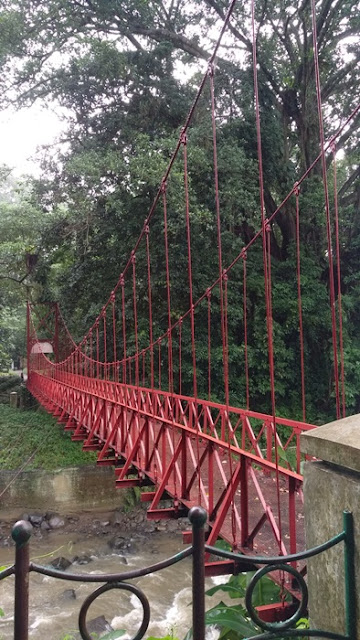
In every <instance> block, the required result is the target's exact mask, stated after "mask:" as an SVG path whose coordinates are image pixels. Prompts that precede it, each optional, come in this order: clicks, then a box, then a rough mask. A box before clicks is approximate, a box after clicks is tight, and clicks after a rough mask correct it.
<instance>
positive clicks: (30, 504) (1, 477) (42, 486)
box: [0, 465, 123, 515]
mask: <svg viewBox="0 0 360 640" xmlns="http://www.w3.org/2000/svg"><path fill="white" fill-rule="evenodd" d="M14 475H15V472H14V471H1V472H0V494H1V493H2V491H3V490H4V489H5V487H6V486H7V485H8V484H9V483H10V482H11V480H12V479H13V478H14ZM122 495H123V492H122V491H120V490H119V489H116V487H115V474H114V469H113V468H112V467H97V466H96V465H91V466H84V467H71V468H67V469H57V470H55V471H41V470H34V471H23V472H22V473H20V475H19V476H18V477H17V478H16V479H15V481H14V482H13V483H12V484H11V485H10V487H9V488H8V489H7V491H6V492H5V493H4V495H3V496H2V498H1V506H0V512H1V514H2V515H4V513H9V512H12V511H17V512H18V511H19V510H20V511H21V510H24V511H27V512H28V511H29V510H39V511H41V512H46V511H48V510H51V511H57V512H59V513H71V512H76V511H79V509H82V510H88V509H116V508H117V507H119V506H121V504H122Z"/></svg>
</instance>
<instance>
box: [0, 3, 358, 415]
mask: <svg viewBox="0 0 360 640" xmlns="http://www.w3.org/2000/svg"><path fill="white" fill-rule="evenodd" d="M317 11H318V15H319V16H321V19H319V20H318V29H319V52H320V62H321V69H320V72H321V82H322V89H323V91H322V94H323V102H324V113H326V116H327V117H326V120H325V128H326V131H325V135H326V137H327V138H328V139H329V138H330V136H331V135H332V134H333V132H334V131H333V130H334V127H335V123H337V122H339V121H340V120H341V119H342V118H343V117H345V118H346V117H347V115H348V114H349V113H350V112H351V110H352V109H353V108H354V106H355V104H357V102H358V95H357V91H358V87H359V86H360V83H359V74H360V67H359V65H358V64H356V63H357V62H358V61H359V55H360V54H359V50H358V48H356V46H355V45H354V42H353V36H354V35H357V33H358V27H359V11H358V1H357V0H345V1H344V2H342V3H340V4H339V3H336V0H319V2H318V3H317ZM256 12H257V16H256V17H257V20H258V22H259V23H261V28H259V32H258V40H257V46H258V62H259V95H260V114H261V126H262V152H263V164H264V197H265V208H266V214H267V216H270V215H271V214H272V213H273V212H274V211H275V210H276V208H277V207H278V205H279V203H280V202H281V201H282V200H283V198H284V196H285V195H286V194H287V193H288V191H289V190H290V189H291V187H292V185H293V184H294V182H295V180H296V179H297V178H298V177H299V176H300V175H301V174H302V173H303V172H304V171H305V170H306V169H308V168H309V166H310V165H311V163H312V161H313V160H314V158H315V157H316V156H317V154H318V130H317V109H316V94H315V90H314V74H313V51H312V48H311V44H310V43H311V38H312V35H311V16H310V6H309V5H308V4H307V3H305V4H304V3H303V2H301V0H296V2H295V3H294V2H293V3H289V2H287V1H286V2H285V3H282V4H281V3H280V4H279V3H278V2H275V0H271V1H270V2H269V1H266V2H265V0H260V2H258V3H257V6H256ZM54 16H56V19H54V18H53V17H54ZM222 19H223V3H222V2H220V1H219V0H198V1H197V2H195V3H193V6H191V7H190V6H189V5H187V4H186V3H167V4H166V3H165V4H164V3H159V2H155V1H153V0H150V1H149V2H143V1H142V0H124V1H123V2H118V1H117V0H110V1H108V0H106V1H105V0H99V2H93V3H85V4H84V3H81V2H68V3H64V2H62V0H49V2H47V3H46V6H45V5H44V3H43V2H41V1H40V0H35V1H32V0H25V1H24V0H11V1H10V0H2V13H1V31H0V60H1V62H2V76H1V79H0V88H1V92H0V103H1V104H2V105H3V106H6V105H7V104H8V102H9V101H10V100H11V102H13V101H14V100H15V101H16V104H17V105H24V104H29V103H32V102H34V101H36V100H44V99H45V100H47V101H51V100H52V101H55V102H56V103H58V104H60V105H61V106H62V107H63V108H64V109H66V113H67V132H66V134H64V136H65V135H66V136H67V145H66V146H64V147H62V149H61V150H59V152H58V154H55V155H54V156H52V157H50V155H49V154H48V155H47V159H46V160H45V161H44V164H43V169H44V173H43V176H42V177H41V178H40V179H39V180H35V181H33V183H32V184H29V183H26V184H24V185H23V186H19V185H16V184H12V183H11V184H10V183H9V180H10V182H11V177H9V175H8V173H7V172H6V170H5V169H4V168H3V170H2V172H0V178H1V179H2V184H3V198H2V200H1V202H0V210H1V214H2V215H1V223H0V231H1V233H0V236H1V241H0V260H1V269H2V272H1V274H0V275H2V279H3V281H4V282H5V285H6V286H5V289H4V291H5V293H1V294H0V368H1V366H3V367H7V366H8V364H9V360H10V358H11V357H13V355H14V354H15V353H19V351H21V349H22V347H21V337H20V336H21V335H23V329H24V320H23V319H24V307H23V299H24V297H25V294H26V295H30V294H31V297H32V298H33V299H35V300H40V301H41V300H43V301H44V300H55V299H56V300H59V302H60V305H61V307H62V309H63V311H64V314H65V317H66V319H67V320H69V323H70V324H71V330H72V333H73V335H74V336H75V337H76V338H79V339H80V338H81V337H82V336H83V335H84V333H85V332H86V331H87V329H88V327H89V326H90V325H91V324H92V322H93V321H94V318H95V317H96V315H97V314H98V312H99V311H100V309H101V308H102V305H103V304H104V301H105V298H106V296H107V293H108V292H110V291H111V290H112V289H113V287H114V285H115V283H116V281H117V276H118V274H119V273H120V271H121V270H122V269H123V268H124V265H125V264H126V263H127V260H128V257H129V252H130V251H131V249H132V248H133V246H134V243H135V241H136V238H137V237H138V234H139V232H140V230H141V228H142V225H143V221H144V218H145V216H146V213H147V211H148V210H149V207H150V206H151V203H152V201H153V198H154V195H155V194H156V192H157V189H158V185H159V181H160V180H161V177H162V175H163V173H164V169H165V167H166V165H167V163H168V161H169V158H170V157H171V153H172V149H173V148H174V144H175V141H176V139H177V137H178V134H179V131H180V128H181V126H182V124H183V122H184V119H185V116H186V113H187V111H188V108H189V106H190V104H191V102H192V99H193V96H194V87H195V86H196V84H197V81H198V73H197V72H198V65H197V63H198V61H199V60H200V59H208V51H210V50H211V47H212V45H213V43H212V42H211V37H212V35H210V34H213V33H214V32H215V30H216V29H217V28H218V27H220V24H221V22H222ZM232 20H233V22H232V35H231V37H232V38H233V39H234V40H233V41H232V43H230V42H229V43H227V44H226V47H227V49H226V55H225V54H224V50H222V49H220V50H219V58H218V65H217V69H216V78H215V87H216V88H215V91H216V109H217V124H218V127H217V147H218V171H219V186H220V208H221V220H222V245H223V265H224V266H225V265H228V264H229V263H231V262H232V260H233V259H234V257H235V256H236V255H237V254H238V253H239V252H240V251H241V249H242V247H243V246H244V245H245V244H247V243H248V242H249V241H250V240H251V239H252V238H253V236H254V233H255V232H256V230H257V229H258V228H259V227H260V224H261V223H260V211H259V192H258V177H257V173H258V165H257V143H256V129H255V120H254V109H253V79H252V73H251V67H252V63H251V58H250V56H249V51H250V50H251V32H250V30H249V29H250V27H249V25H250V20H249V6H248V4H247V3H240V5H239V7H237V10H236V12H235V13H234V16H233V18H232ZM294 34H296V37H295V35H294ZM239 51H240V58H239ZM59 53H61V55H59ZM239 59H241V63H240V62H239ZM182 65H187V73H186V74H184V77H183V78H182V81H181V82H180V81H179V75H180V74H181V72H182V70H183V68H184V67H183V66H182ZM189 70H190V72H189V73H188V71H189ZM192 71H194V75H191V73H192ZM14 92H15V94H14ZM356 127H357V123H356V121H355V120H354V121H352V122H351V123H349V128H348V129H347V130H346V132H345V133H344V135H343V136H341V137H340V139H339V140H338V141H337V149H338V150H341V151H342V153H343V158H342V160H339V161H338V186H339V189H338V191H339V202H338V204H339V215H340V229H341V232H340V248H341V260H342V272H341V283H340V285H341V291H342V294H343V327H344V344H345V345H346V346H345V369H346V381H345V382H346V398H347V408H348V412H356V411H359V410H360V394H359V388H360V378H359V376H360V374H359V371H360V368H359V366H358V363H359V360H360V356H359V354H360V341H359V337H358V331H357V327H358V326H359V322H360V307H359V300H360V296H359V293H360V291H359V273H360V260H359V255H360V239H359V238H360V225H359V220H360V216H359V198H358V190H359V174H358V159H359V158H358V150H357V149H358V132H357V129H356ZM188 155H189V200H190V214H191V243H192V260H193V264H192V270H193V286H194V298H195V299H196V298H197V297H198V296H200V295H202V294H203V293H204V291H205V290H206V288H207V287H208V286H209V284H210V283H211V282H213V281H214V280H215V278H217V276H218V269H219V267H218V263H217V250H216V245H217V240H216V207H215V198H214V175H213V148H212V141H211V117H210V112H209V91H208V88H206V90H205V91H204V94H203V97H202V98H201V100H200V101H199V103H198V107H197V110H196V112H195V116H194V119H193V123H192V126H191V128H190V130H189V136H188ZM183 179H184V175H183V166H182V162H180V161H176V162H175V163H174V166H173V170H172V172H171V176H170V178H169V180H168V185H167V199H168V231H169V252H170V265H169V268H170V280H171V307H172V309H171V314H172V320H176V319H178V318H179V317H180V316H181V315H182V314H183V313H184V312H185V311H187V309H188V306H189V296H188V287H187V282H188V279H187V278H188V276H187V246H186V234H185V232H184V180H183ZM10 186H11V188H10ZM329 189H330V200H331V208H332V209H333V208H334V202H333V184H332V177H331V171H330V168H329ZM331 213H332V212H331ZM20 222H21V224H20ZM295 222H296V210H295V199H294V198H292V199H290V200H288V201H287V202H286V204H285V205H284V206H283V207H282V209H281V211H279V213H278V214H277V216H276V218H275V220H274V221H273V223H272V227H271V254H272V284H273V300H272V302H273V333H274V354H275V386H276V408H277V413H278V414H282V415H283V416H288V417H292V418H296V419H301V417H302V408H301V398H300V392H299V388H300V349H299V324H298V307H297V280H296V242H295V241H296V234H295V230H296V224H295ZM300 235H301V242H302V255H301V287H302V298H303V300H302V304H303V320H304V351H305V354H304V357H305V369H306V398H307V419H308V421H310V422H313V423H316V424H317V423H319V424H320V423H322V422H324V421H327V420H329V419H331V418H332V417H333V415H334V391H333V385H332V377H333V368H334V363H333V356H332V345H331V319H330V313H329V285H328V283H329V267H328V261H327V243H326V229H325V216H324V191H323V187H322V179H321V167H320V164H318V165H317V166H316V167H315V168H314V169H313V170H312V172H311V174H310V175H309V177H308V179H307V181H306V182H305V183H304V184H303V185H302V186H301V193H300ZM149 240H150V246H151V256H152V257H151V260H152V263H151V269H152V296H153V307H154V309H156V315H154V319H153V320H154V336H155V337H157V336H158V335H161V334H162V333H164V331H165V330H166V329H167V323H168V318H167V300H166V292H165V282H166V268H165V256H164V224H163V217H162V210H161V207H158V208H157V209H156V211H155V212H154V216H153V220H152V222H151V227H150V236H149ZM259 240H260V241H258V242H256V243H255V244H254V245H253V246H252V247H251V250H250V251H249V252H248V255H247V267H248V269H247V270H248V282H247V313H248V316H247V328H248V362H249V376H250V396H251V408H253V409H256V410H258V411H264V412H266V413H268V412H269V407H270V405H271V401H270V392H269V373H268V355H267V350H268V345H267V337H266V309H265V303H264V280H263V266H262V247H261V239H259ZM29 251H30V252H36V254H37V255H38V262H37V265H36V269H34V271H33V272H32V273H31V274H28V275H27V273H26V269H25V264H24V254H25V253H26V252H29ZM334 255H335V253H334ZM145 258H146V255H145V250H144V247H143V246H141V247H139V251H138V254H137V270H138V271H137V272H138V273H142V274H145V273H146V262H145ZM335 268H336V265H335ZM24 269H25V271H24ZM24 276H25V280H23V277H24ZM184 283H185V284H184ZM24 285H26V287H25V286H24ZM30 285H31V289H29V287H30ZM242 287H243V276H242V268H241V266H240V264H239V265H237V266H236V267H234V268H233V269H232V271H231V272H230V273H229V280H228V325H229V354H230V358H229V359H230V362H229V373H230V402H231V404H233V405H238V406H241V405H244V404H245V401H246V388H245V385H246V380H245V371H244V356H245V353H244V320H245V319H244V312H243V302H244V301H243V298H242ZM26 288H27V291H26ZM20 292H21V293H20ZM147 296H148V293H147V283H146V278H145V277H143V278H140V279H139V289H138V333H139V336H138V337H139V346H140V349H141V348H143V347H145V346H146V345H147V342H148V334H149V327H148V308H147V302H148V298H147ZM337 297H338V296H337ZM211 304H212V336H211V340H212V354H211V355H212V365H213V366H212V369H213V370H212V398H213V399H214V400H217V401H219V402H223V401H224V392H223V372H222V346H221V343H222V340H221V321H220V313H219V291H218V290H214V291H213V292H212V299H211ZM126 318H127V320H126V322H127V326H126V328H127V335H128V345H127V346H128V354H131V353H133V352H134V348H135V345H134V336H133V323H134V317H133V309H132V293H131V287H130V285H129V283H126ZM70 321H71V322H70ZM196 323H197V327H198V329H197V333H196V356H197V367H198V380H199V389H198V392H199V395H200V396H202V397H206V395H207V377H208V372H207V317H206V309H205V306H204V305H202V306H200V307H199V308H197V310H196ZM117 328H118V332H119V333H120V331H121V326H120V321H119V320H118V327H117ZM190 334H191V332H190V327H189V326H188V324H186V322H185V323H184V326H183V354H184V366H183V371H182V375H183V381H182V382H183V387H182V390H183V392H184V393H189V394H191V393H192V371H191V365H190V364H189V362H190V354H191V338H190ZM111 341H112V338H111V336H110V337H109V339H108V350H109V355H110V353H111V347H112V342H111ZM102 349H103V348H102V347H101V350H102ZM164 351H165V349H164ZM100 356H101V357H102V356H104V354H103V353H102V352H100ZM187 357H188V360H189V361H187ZM166 358H167V356H166V354H164V353H163V356H162V359H163V368H164V371H166V366H167V362H166ZM174 361H176V358H175V360H174ZM174 375H175V379H176V380H177V379H178V370H176V367H175V371H174Z"/></svg>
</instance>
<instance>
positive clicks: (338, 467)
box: [301, 414, 360, 639]
mask: <svg viewBox="0 0 360 640" xmlns="http://www.w3.org/2000/svg"><path fill="white" fill-rule="evenodd" d="M301 451H302V452H303V453H306V454H308V455H309V456H314V457H315V458H317V460H316V461H307V462H305V466H304V501H305V531H306V548H307V549H309V548H312V547H315V546H317V545H319V544H322V543H323V542H325V541H327V540H329V539H330V538H332V537H333V536H335V535H336V534H338V533H340V532H341V531H342V530H343V511H344V510H347V511H351V512H352V514H353V519H354V529H355V575H356V592H355V597H356V602H357V636H356V637H357V638H359V639H360V622H359V612H360V414H358V415H355V416H351V417H348V418H344V419H341V420H337V421H335V422H331V423H329V424H326V425H324V426H322V427H319V428H317V429H314V430H313V431H308V432H306V433H304V434H302V436H301ZM308 588H309V615H310V621H311V625H310V626H311V627H312V628H317V629H324V630H326V631H332V632H334V633H339V634H345V628H346V627H345V625H346V622H345V579H344V543H341V544H338V545H337V546H335V547H332V548H331V549H328V550H327V551H325V552H322V553H321V554H319V555H317V556H315V557H313V558H309V560H308Z"/></svg>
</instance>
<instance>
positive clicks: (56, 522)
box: [49, 516, 65, 529]
mask: <svg viewBox="0 0 360 640" xmlns="http://www.w3.org/2000/svg"><path fill="white" fill-rule="evenodd" d="M64 524H65V522H64V520H63V519H62V518H60V516H51V518H50V520H49V525H50V529H61V527H63V526H64Z"/></svg>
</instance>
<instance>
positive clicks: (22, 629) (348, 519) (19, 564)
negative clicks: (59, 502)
mask: <svg viewBox="0 0 360 640" xmlns="http://www.w3.org/2000/svg"><path fill="white" fill-rule="evenodd" d="M189 520H190V522H191V525H192V545H191V546H190V547H188V548H186V549H184V551H181V552H180V553H177V554H176V555H174V556H172V557H171V558H168V559H166V560H163V561H162V562H158V563H157V564H154V565H151V566H148V567H146V568H144V569H136V570H133V571H127V572H123V573H116V574H98V575H94V574H92V575H84V574H75V573H69V572H67V571H66V572H64V571H60V570H58V569H53V568H51V567H48V566H42V565H38V564H35V563H33V562H30V559H29V540H30V537H31V529H32V527H31V525H30V524H29V522H26V521H24V520H20V521H19V522H17V523H16V524H15V525H14V527H13V530H12V537H13V539H14V541H15V544H16V552H15V564H14V565H13V566H11V567H8V568H6V569H4V570H3V571H1V572H0V580H2V579H4V578H7V577H8V576H11V575H15V615H14V620H15V622H14V639H15V640H27V639H28V619H29V572H31V571H33V572H36V573H40V574H43V575H46V576H50V577H53V578H61V579H63V580H70V581H76V582H94V583H103V584H102V586H100V587H99V588H97V589H96V590H95V591H94V592H93V593H92V594H90V595H89V596H88V597H87V598H86V599H85V601H84V602H83V604H82V606H81V609H80V613H79V630H80V635H81V637H82V638H83V640H91V636H90V634H89V632H88V629H87V626H86V616H87V612H88V610H89V607H90V605H91V604H92V603H93V602H94V600H96V598H98V596H100V595H101V594H103V593H105V592H106V591H109V590H111V589H119V590H125V591H130V592H131V593H133V594H134V595H136V596H137V598H138V599H139V601H140V603H141V606H142V609H143V616H142V621H141V624H140V627H139V630H138V631H137V633H136V634H135V635H134V636H133V638H132V640H141V639H142V638H143V637H144V636H145V633H146V630H147V628H148V625H149V621H150V605H149V601H148V599H147V597H146V595H145V594H144V593H143V591H142V590H141V589H139V588H138V587H137V586H134V585H132V584H131V583H128V582H126V581H127V580H130V579H132V578H138V577H141V576H145V575H147V574H150V573H154V572H156V571H160V570H161V569H165V567H169V566H171V565H174V564H176V563H178V562H180V561H181V560H183V559H184V558H187V557H189V556H192V562H193V572H192V594H193V603H192V606H193V613H192V615H193V627H192V634H193V638H194V640H204V639H205V563H204V559H205V554H206V553H211V554H213V555H216V556H219V557H221V558H226V559H230V560H232V561H234V562H235V563H236V565H238V566H239V570H240V571H241V566H242V565H243V566H244V565H246V567H248V566H249V562H250V563H251V562H252V563H253V564H254V565H255V566H257V565H264V566H263V567H262V568H261V569H258V570H257V571H256V573H255V574H254V576H253V577H252V579H251V581H250V583H249V585H248V588H247V591H246V596H245V604H246V608H247V611H248V614H249V618H251V620H252V621H253V622H254V623H255V624H256V625H257V626H258V627H259V631H260V633H259V634H257V635H253V636H252V640H270V639H274V638H295V637H306V638H309V637H318V638H330V639H333V640H356V637H357V636H356V627H357V621H356V600H355V562H354V529H353V518H352V514H351V513H349V512H347V511H344V514H343V525H344V528H343V531H341V532H340V533H338V534H337V535H336V536H334V537H333V538H331V539H330V540H328V541H327V542H325V543H323V544H321V545H319V546H317V547H314V548H313V549H310V550H307V551H304V552H302V553H297V554H292V555H288V556H276V557H259V556H253V557H249V556H243V555H239V554H236V553H233V552H230V551H223V550H220V549H218V548H217V547H212V546H209V545H206V544H205V524H206V520H207V514H206V511H205V510H204V509H203V508H202V507H193V508H192V509H191V510H190V512H189ZM341 542H344V565H345V633H344V634H338V633H334V632H330V631H325V630H320V629H296V628H294V625H296V623H297V621H298V620H299V619H300V618H301V617H302V616H304V615H305V614H306V611H307V603H308V590H307V585H306V582H305V580H304V577H303V576H302V575H301V573H300V572H299V571H297V570H296V569H295V568H294V566H293V564H294V562H295V561H297V560H304V559H306V558H310V557H312V556H315V555H318V554H319V553H322V552H323V551H326V550H327V549H330V548H331V547H334V546H335V545H337V544H339V543H341ZM272 571H275V572H276V571H277V572H279V571H281V572H284V573H288V574H290V576H291V577H292V579H295V580H296V581H297V585H298V587H297V588H298V589H299V594H300V598H299V601H298V604H297V608H296V610H295V612H294V613H292V615H291V617H290V618H288V619H287V620H285V621H282V622H266V621H264V620H262V619H261V618H260V616H259V613H258V611H257V609H256V608H255V607H254V605H253V602H252V596H253V593H254V589H255V586H256V584H257V583H258V581H259V580H261V578H262V577H263V576H264V575H266V574H268V573H270V572H272Z"/></svg>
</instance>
